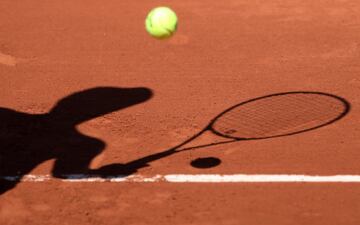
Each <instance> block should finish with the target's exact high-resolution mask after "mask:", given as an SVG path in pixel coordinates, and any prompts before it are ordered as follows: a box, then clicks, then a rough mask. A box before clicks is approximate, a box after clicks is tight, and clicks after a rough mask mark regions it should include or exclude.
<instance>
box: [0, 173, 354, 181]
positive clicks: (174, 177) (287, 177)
mask: <svg viewBox="0 0 360 225" xmlns="http://www.w3.org/2000/svg"><path fill="white" fill-rule="evenodd" d="M63 177H64V178H63V179H60V178H56V177H52V176H51V175H34V174H29V175H25V176H23V177H20V176H0V179H3V180H8V181H21V182H50V181H56V180H57V181H61V182H74V183H80V182H88V183H101V182H112V183H155V182H167V183H360V175H327V176H324V175H302V174H166V175H153V176H145V175H116V176H107V177H99V176H96V175H86V174H70V175H64V176H63Z"/></svg>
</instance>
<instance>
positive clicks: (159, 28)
mask: <svg viewBox="0 0 360 225" xmlns="http://www.w3.org/2000/svg"><path fill="white" fill-rule="evenodd" d="M177 21H178V19H177V16H176V14H175V12H174V11H173V10H172V9H170V8H168V7H165V6H160V7H156V8H154V9H152V10H151V11H150V12H149V14H148V15H147V17H146V20H145V27H146V30H147V32H148V33H149V34H150V35H151V36H153V37H155V38H158V39H166V38H169V37H171V36H172V35H173V34H174V33H175V31H176V29H177Z"/></svg>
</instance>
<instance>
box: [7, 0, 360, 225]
mask: <svg viewBox="0 0 360 225" xmlns="http://www.w3.org/2000/svg"><path fill="white" fill-rule="evenodd" d="M158 5H167V6H170V7H171V8H172V9H174V10H175V11H176V13H177V15H178V17H179V27H178V28H179V29H178V32H177V33H176V35H175V36H174V37H173V38H171V39H169V40H166V41H158V40H155V39H153V38H151V37H150V36H149V35H148V34H147V33H146V32H145V29H144V19H145V17H146V14H147V13H148V11H149V10H150V9H151V8H153V7H155V6H158ZM0 12H1V13H0V107H1V108H0V123H3V124H7V123H8V122H9V121H10V120H11V121H15V122H14V123H15V125H14V126H11V127H6V128H2V129H3V130H2V132H1V133H0V134H1V135H2V137H0V138H1V143H0V147H1V150H0V153H1V154H2V155H0V163H1V164H2V165H0V168H1V169H2V170H3V171H0V175H2V176H6V175H11V176H14V175H16V174H14V172H15V173H16V172H18V171H20V170H21V171H22V172H20V173H23V174H22V175H25V174H28V175H29V174H30V175H34V176H35V177H36V176H38V177H39V176H41V175H51V174H53V175H54V178H51V179H49V180H45V181H31V180H27V181H23V182H19V183H18V184H17V185H16V186H14V187H7V188H6V187H5V186H4V187H5V188H4V187H2V188H1V189H2V192H3V193H2V194H1V195H0V224H1V225H17V224H19V225H20V224H27V225H38V224H62V225H66V224H68V225H72V224H77V225H82V224H91V225H97V224H99V225H100V224H104V225H105V224H106V225H112V224H114V225H115V224H116V225H118V224H126V225H132V224H133V225H143V224H151V225H169V224H174V225H183V224H194V225H212V224H214V225H215V224H216V225H220V224H224V225H232V224H234V225H235V224H236V225H237V224H244V225H290V224H299V225H300V224H301V225H302V224H312V225H315V224H316V225H332V224H334V225H340V224H346V225H355V224H360V215H359V212H360V184H359V183H357V182H347V183H343V182H337V181H336V182H321V183H320V182H285V183H284V182H262V183H251V182H232V183H231V182H217V183H214V182H203V183H198V182H167V181H164V180H160V181H158V182H141V181H140V182H106V180H105V182H91V181H89V182H64V180H63V179H61V178H56V177H55V176H57V177H61V174H62V172H66V173H73V174H86V172H84V173H82V171H83V169H84V168H82V167H81V166H83V165H86V164H87V161H86V160H83V161H82V157H88V161H89V162H90V166H89V167H90V170H94V171H96V170H98V169H99V168H106V165H111V164H116V165H118V167H117V168H120V169H119V170H118V173H117V174H115V175H121V172H123V170H121V168H122V166H123V165H126V163H128V162H132V161H134V160H137V159H141V158H143V157H146V156H149V155H152V154H154V153H157V152H162V151H164V150H167V149H171V148H173V147H174V146H176V145H178V144H180V143H182V142H183V141H185V140H186V139H188V138H190V137H191V136H193V135H195V134H196V133H198V132H199V131H200V130H202V129H203V128H204V127H205V126H206V125H207V124H209V122H210V121H211V120H212V119H213V118H214V117H215V116H217V115H218V114H219V113H221V112H223V111H224V110H226V109H227V108H229V107H231V106H233V105H236V104H238V103H241V102H245V101H247V100H250V99H255V98H258V97H261V96H266V95H271V94H276V93H286V92H322V93H328V94H331V95H333V96H338V97H340V98H342V99H343V100H344V101H346V102H348V103H349V106H350V110H349V111H347V113H346V115H344V116H343V117H342V118H341V119H338V120H336V121H334V122H332V123H331V124H327V125H326V126H323V127H321V128H318V129H314V130H310V131H308V132H302V133H299V134H296V135H290V136H284V137H279V138H269V139H264V140H251V141H239V142H233V143H228V144H219V145H213V146H208V147H203V148H197V149H192V150H189V151H184V152H180V153H177V154H173V155H169V156H167V157H163V158H161V159H159V160H153V161H151V162H149V163H148V166H141V167H137V168H136V169H134V170H133V171H127V172H128V175H129V174H131V175H132V176H144V177H154V176H157V175H160V176H166V175H169V174H173V175H176V174H185V175H197V174H208V175H209V174H212V175H236V174H246V175H259V174H262V175H272V174H278V175H307V176H334V175H360V163H359V160H360V153H359V148H360V139H359V137H360V126H359V121H360V109H359V108H360V98H359V93H360V78H359V73H360V64H359V59H360V2H358V1H356V0H348V1H347V0H331V1H330V0H319V1H312V0H306V1H303V0H302V1H300V0H299V1H297V0H294V1H285V0H271V1H269V0H267V1H265V0H264V1H250V0H222V1H211V0H198V1H193V0H182V1H161V2H160V1H150V0H149V1H148V0H141V1H132V0H121V1H115V0H107V1H97V0H88V1H81V0H71V1H70V0H56V1H42V0H39V1H35V0H34V1H31V0H24V1H14V0H1V2H0ZM9 118H10V119H9ZM37 118H40V119H39V120H38V119H37ZM43 118H47V120H46V121H50V122H49V124H51V126H50V125H49V126H45V125H44V124H43V121H45V120H44V119H43ZM29 121H30V122H29ZM44 127H45V128H44ZM4 130H5V132H4ZM219 139H221V140H222V138H220V137H216V135H212V134H209V135H204V136H202V137H201V138H200V139H198V140H196V141H194V142H193V143H189V146H190V147H191V146H192V145H193V146H196V145H199V144H200V145H201V144H207V143H210V142H214V141H215V142H216V141H220V140H219ZM88 152H91V154H92V157H90V158H89V154H90V153H88ZM91 154H90V155H91ZM7 157H10V158H7ZM59 157H60V158H59ZM205 157H214V158H218V159H220V160H221V164H220V165H218V166H216V167H212V168H208V169H200V168H196V167H193V166H191V164H190V163H191V162H192V161H193V160H195V159H198V158H205ZM78 163H79V164H78ZM4 165H6V166H4ZM85 169H86V168H85ZM128 169H129V168H128ZM24 171H25V172H24ZM116 171H117V170H116V169H115V170H111V171H110V172H111V173H116ZM119 171H120V172H119ZM8 172H9V173H10V174H7V173H8ZM107 172H109V171H106V170H105V172H104V173H107ZM110 172H109V173H110ZM112 175H114V174H112ZM4 185H8V184H7V183H5V184H4Z"/></svg>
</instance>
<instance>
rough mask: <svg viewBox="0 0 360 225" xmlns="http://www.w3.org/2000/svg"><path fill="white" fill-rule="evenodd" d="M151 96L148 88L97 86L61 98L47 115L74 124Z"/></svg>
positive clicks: (137, 102) (142, 100)
mask: <svg viewBox="0 0 360 225" xmlns="http://www.w3.org/2000/svg"><path fill="white" fill-rule="evenodd" d="M151 97H152V91H151V90H150V89H148V88H142V87H139V88H115V87H98V88H93V89H88V90H84V91H81V92H76V93H74V94H72V95H69V96H67V97H65V98H63V99H61V100H60V101H59V102H58V103H57V104H56V105H55V107H54V108H52V109H51V111H50V112H49V116H50V118H51V119H60V120H61V121H62V122H65V123H67V124H73V125H74V124H79V123H81V122H84V121H87V120H90V119H93V118H96V117H99V116H102V115H104V114H108V113H111V112H114V111H117V110H121V109H123V108H126V107H129V106H132V105H135V104H139V103H142V102H144V101H146V100H148V99H150V98H151Z"/></svg>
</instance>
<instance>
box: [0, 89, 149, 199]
mask: <svg viewBox="0 0 360 225" xmlns="http://www.w3.org/2000/svg"><path fill="white" fill-rule="evenodd" d="M151 96H152V91H151V90H150V89H147V88H115V87H98V88H93V89H88V90H84V91H81V92H77V93H74V94H72V95H70V96H67V97H65V98H63V99H61V100H60V101H59V102H58V103H57V104H56V105H55V107H54V108H52V109H51V110H50V112H49V113H46V114H39V115H33V114H27V113H22V112H17V111H14V110H11V109H7V108H1V107H0V121H1V122H0V177H1V178H0V195H1V194H2V193H4V192H6V191H7V190H9V189H11V188H13V187H15V186H16V184H17V183H18V182H19V181H20V180H21V178H22V177H23V176H24V175H26V174H27V173H29V172H30V171H31V170H32V169H34V168H35V167H36V166H37V165H39V164H40V163H42V162H44V161H46V160H49V159H55V165H54V168H53V170H52V174H53V176H55V177H63V176H64V174H65V175H66V174H87V173H90V174H91V173H96V174H103V173H106V169H103V168H100V169H98V170H96V171H93V170H90V169H89V163H90V161H91V160H92V159H93V158H94V157H95V156H96V155H98V154H99V153H100V152H101V151H102V150H103V149H104V147H105V143H104V142H103V141H101V140H99V139H96V138H93V137H89V136H86V135H84V134H81V133H80V132H79V131H78V130H77V129H76V126H77V125H78V124H80V123H82V122H85V121H87V120H90V119H94V118H96V117H99V116H102V115H104V114H107V113H110V112H113V111H117V110H121V109H124V108H126V107H130V106H132V105H135V104H139V103H142V102H144V101H146V100H148V99H150V98H151ZM105 168H106V167H105ZM6 177H7V179H4V178H6Z"/></svg>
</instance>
